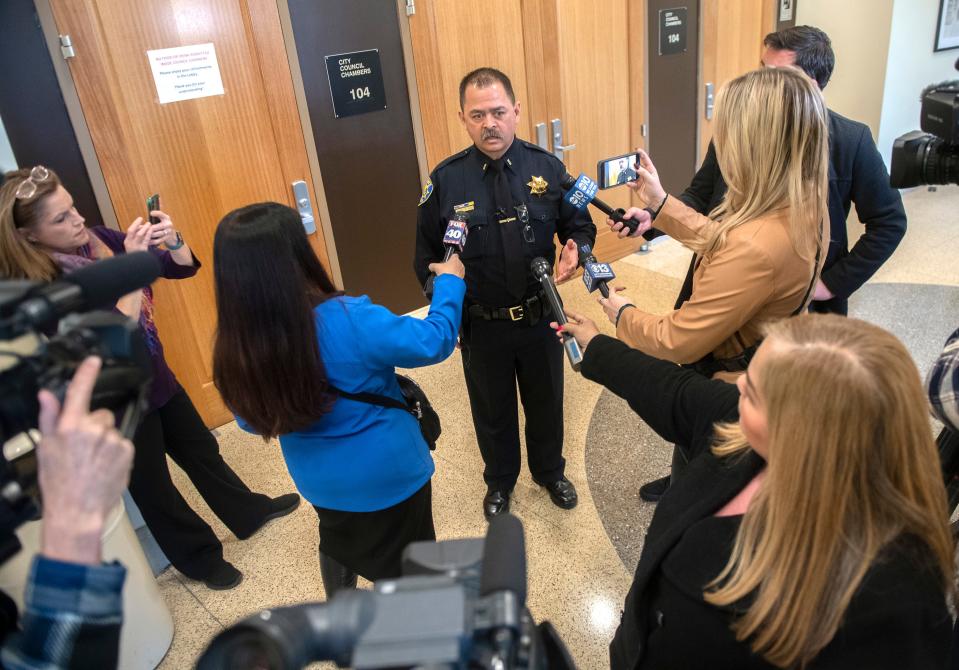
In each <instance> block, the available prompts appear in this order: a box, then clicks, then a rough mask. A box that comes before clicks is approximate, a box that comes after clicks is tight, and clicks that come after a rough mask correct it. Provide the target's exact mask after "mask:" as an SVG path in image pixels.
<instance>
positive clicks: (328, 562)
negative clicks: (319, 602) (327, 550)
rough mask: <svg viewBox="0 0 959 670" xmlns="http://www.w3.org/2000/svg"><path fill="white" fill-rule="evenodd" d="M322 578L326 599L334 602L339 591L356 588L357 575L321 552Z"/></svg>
mask: <svg viewBox="0 0 959 670" xmlns="http://www.w3.org/2000/svg"><path fill="white" fill-rule="evenodd" d="M320 576H321V577H322V578H323V589H324V590H325V591H326V599H327V600H332V599H333V596H334V595H336V592H337V591H340V590H342V589H355V588H356V573H355V572H353V571H352V570H350V569H349V568H348V567H346V566H345V565H343V564H342V563H340V562H339V561H338V560H336V559H335V558H332V557H331V556H327V555H326V554H324V553H323V552H322V551H321V552H320Z"/></svg>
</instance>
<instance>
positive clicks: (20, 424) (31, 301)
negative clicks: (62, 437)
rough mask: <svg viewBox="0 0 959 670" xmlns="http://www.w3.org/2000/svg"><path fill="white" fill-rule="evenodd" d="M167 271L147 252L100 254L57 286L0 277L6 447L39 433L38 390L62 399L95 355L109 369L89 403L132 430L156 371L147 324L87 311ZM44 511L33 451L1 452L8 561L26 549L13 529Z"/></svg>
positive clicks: (1, 542)
mask: <svg viewBox="0 0 959 670" xmlns="http://www.w3.org/2000/svg"><path fill="white" fill-rule="evenodd" d="M159 274H160V264H159V261H157V259H156V258H155V257H153V256H152V255H150V254H148V253H145V252H143V253H137V254H125V255H122V256H116V257H114V258H110V259H107V260H103V261H98V262H96V263H93V264H91V265H89V266H87V267H85V268H82V269H80V270H77V271H76V272H73V273H71V274H68V275H65V276H64V277H63V278H62V279H61V280H59V281H55V282H52V283H49V284H44V283H41V282H30V281H3V282H0V444H6V443H7V441H8V440H11V439H12V438H15V437H17V436H21V435H26V436H27V438H28V439H29V440H32V438H31V437H30V430H31V429H33V428H36V427H37V416H38V413H39V403H38V401H37V392H38V391H39V390H40V389H41V388H46V389H49V390H50V391H52V392H53V393H54V394H55V395H56V396H57V397H58V398H60V400H61V401H62V400H63V396H64V394H65V393H66V389H67V386H68V384H69V383H70V380H71V379H72V378H73V374H74V372H76V369H77V367H78V366H79V365H80V363H81V362H82V361H83V360H84V359H85V358H86V357H87V356H92V355H95V356H99V357H100V358H101V359H102V360H103V366H102V368H101V371H100V374H99V376H98V377H97V383H96V386H95V387H94V389H93V397H92V399H91V409H99V408H106V409H109V410H112V411H114V412H115V413H116V414H117V416H118V419H119V421H118V425H119V427H120V431H121V432H122V433H123V434H124V436H125V437H128V438H129V437H132V436H133V432H134V431H135V430H136V427H137V424H138V423H139V421H140V416H141V413H142V411H143V410H144V408H145V407H146V399H147V392H148V390H149V386H150V381H151V378H152V367H151V364H150V356H149V353H148V351H147V348H146V344H145V343H144V341H143V336H142V333H141V330H140V328H139V326H138V324H137V322H136V321H133V320H132V319H128V318H127V317H125V316H123V315H122V314H120V313H118V312H115V311H114V312H105V311H104V312H87V313H83V312H86V311H87V310H91V309H97V308H105V307H112V306H113V305H114V304H115V303H116V301H117V300H118V299H119V298H120V297H122V296H124V295H126V294H127V293H130V292H131V291H134V290H136V289H139V288H143V287H144V286H147V285H149V284H150V283H151V282H152V281H153V280H154V279H156V278H157V277H158V276H159ZM39 509H40V503H39V498H38V488H37V471H36V457H35V454H34V452H33V451H32V450H31V451H30V452H28V453H27V454H26V455H25V456H22V457H20V458H17V459H15V460H10V461H8V460H7V457H6V455H5V454H0V562H3V561H4V560H6V559H7V558H9V557H10V556H12V555H13V554H14V553H16V552H17V551H18V550H19V549H20V543H19V541H18V540H17V537H16V535H15V534H14V531H15V530H16V529H17V527H19V526H20V524H22V523H24V522H25V521H28V520H30V519H34V518H37V517H38V516H39Z"/></svg>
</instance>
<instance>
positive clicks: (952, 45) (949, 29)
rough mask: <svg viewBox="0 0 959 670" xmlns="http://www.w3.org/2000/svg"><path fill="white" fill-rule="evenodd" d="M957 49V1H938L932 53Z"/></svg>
mask: <svg viewBox="0 0 959 670" xmlns="http://www.w3.org/2000/svg"><path fill="white" fill-rule="evenodd" d="M946 49H959V0H939V21H938V24H937V25H936V44H935V48H934V49H933V51H945V50H946Z"/></svg>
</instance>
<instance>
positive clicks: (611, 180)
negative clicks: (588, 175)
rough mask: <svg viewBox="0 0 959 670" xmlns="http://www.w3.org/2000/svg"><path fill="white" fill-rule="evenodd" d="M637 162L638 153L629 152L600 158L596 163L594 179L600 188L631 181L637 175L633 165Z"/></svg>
mask: <svg viewBox="0 0 959 670" xmlns="http://www.w3.org/2000/svg"><path fill="white" fill-rule="evenodd" d="M638 162H639V154H637V153H631V154H624V155H622V156H613V157H612V158H606V159H604V160H601V161H600V162H599V163H597V165H596V181H597V182H599V187H600V188H612V187H614V186H619V185H620V184H625V183H626V182H628V181H633V180H634V179H636V177H637V176H638V175H637V174H636V168H634V167H633V166H634V165H635V164H636V163H638Z"/></svg>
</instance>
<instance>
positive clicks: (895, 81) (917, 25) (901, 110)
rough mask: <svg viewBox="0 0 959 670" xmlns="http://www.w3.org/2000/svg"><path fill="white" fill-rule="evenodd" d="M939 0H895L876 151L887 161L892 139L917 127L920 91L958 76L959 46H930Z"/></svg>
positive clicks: (932, 39) (934, 30)
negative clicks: (943, 48)
mask: <svg viewBox="0 0 959 670" xmlns="http://www.w3.org/2000/svg"><path fill="white" fill-rule="evenodd" d="M938 16H939V0H896V9H895V12H894V14H893V21H892V36H891V38H890V40H889V65H888V67H887V68H886V70H887V71H886V85H885V91H884V96H885V99H884V102H883V110H882V128H881V129H880V133H879V152H880V153H881V154H882V156H883V158H884V159H885V160H886V165H888V164H889V157H890V154H891V152H892V144H893V141H894V140H895V139H896V138H897V137H898V136H899V135H902V134H903V133H907V132H909V131H910V130H918V129H919V110H920V104H919V94H920V93H921V92H922V89H923V88H925V87H926V86H927V85H929V84H933V83H937V82H940V81H944V80H947V79H957V78H959V73H957V72H956V70H955V68H954V67H953V65H954V63H955V62H956V58H957V57H959V50H956V49H953V50H951V51H940V52H939V53H934V52H933V50H932V47H933V42H934V41H935V34H936V19H937V18H938Z"/></svg>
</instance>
